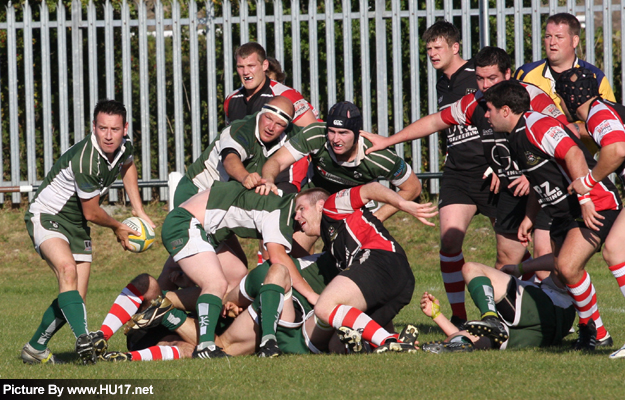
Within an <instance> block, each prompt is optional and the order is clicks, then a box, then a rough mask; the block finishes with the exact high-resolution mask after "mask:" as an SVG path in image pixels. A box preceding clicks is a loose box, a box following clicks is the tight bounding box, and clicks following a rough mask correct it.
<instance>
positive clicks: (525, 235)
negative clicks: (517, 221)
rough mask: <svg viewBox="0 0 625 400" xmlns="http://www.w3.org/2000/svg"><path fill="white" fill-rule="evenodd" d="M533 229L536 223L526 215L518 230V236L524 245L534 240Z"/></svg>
mask: <svg viewBox="0 0 625 400" xmlns="http://www.w3.org/2000/svg"><path fill="white" fill-rule="evenodd" d="M533 230H534V223H533V222H532V220H531V219H529V218H528V217H527V216H526V217H525V218H523V221H521V225H519V230H518V231H517V238H518V239H519V242H521V244H522V245H523V246H525V247H527V246H528V245H529V244H530V242H531V241H532V231H533Z"/></svg>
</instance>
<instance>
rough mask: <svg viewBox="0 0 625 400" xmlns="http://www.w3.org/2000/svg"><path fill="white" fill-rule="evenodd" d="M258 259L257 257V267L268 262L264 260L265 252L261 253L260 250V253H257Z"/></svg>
mask: <svg viewBox="0 0 625 400" xmlns="http://www.w3.org/2000/svg"><path fill="white" fill-rule="evenodd" d="M256 257H257V260H256V265H257V266H258V265H261V264H263V263H264V262H265V261H266V260H265V259H264V258H263V252H262V251H260V250H258V252H257V253H256Z"/></svg>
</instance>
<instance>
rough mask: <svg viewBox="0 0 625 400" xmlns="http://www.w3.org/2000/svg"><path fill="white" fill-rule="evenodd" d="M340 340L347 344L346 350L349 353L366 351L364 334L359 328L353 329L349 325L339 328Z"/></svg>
mask: <svg viewBox="0 0 625 400" xmlns="http://www.w3.org/2000/svg"><path fill="white" fill-rule="evenodd" d="M337 334H338V336H339V340H340V341H341V343H343V345H345V352H346V353H347V354H352V353H364V352H365V351H364V350H365V347H364V346H363V341H362V334H361V332H360V331H359V330H357V329H352V328H350V327H347V326H341V327H340V328H339V329H338V330H337Z"/></svg>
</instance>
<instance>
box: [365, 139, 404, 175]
mask: <svg viewBox="0 0 625 400" xmlns="http://www.w3.org/2000/svg"><path fill="white" fill-rule="evenodd" d="M369 147H371V142H369V141H368V140H365V148H369ZM365 157H366V158H367V159H368V160H369V161H370V162H371V163H373V164H374V165H375V166H376V167H377V169H378V170H379V171H378V173H377V174H376V175H377V176H378V177H380V178H384V179H386V180H388V181H389V182H391V183H392V184H393V185H394V186H400V185H402V184H403V183H404V182H406V181H407V180H408V178H410V175H412V168H411V167H410V165H408V163H406V161H404V159H403V158H401V157H399V156H398V155H397V154H395V152H394V151H392V150H390V149H384V150H379V151H374V152H373V153H370V154H368V155H366V156H365Z"/></svg>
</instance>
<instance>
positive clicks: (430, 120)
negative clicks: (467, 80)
mask: <svg viewBox="0 0 625 400" xmlns="http://www.w3.org/2000/svg"><path fill="white" fill-rule="evenodd" d="M450 126H451V125H449V124H447V123H446V122H444V121H443V118H442V117H441V112H437V113H435V114H430V115H427V116H425V117H423V118H421V119H418V120H416V121H415V122H413V123H412V124H410V125H408V126H407V127H405V128H404V129H402V130H401V131H399V132H397V133H396V134H394V135H391V136H389V137H384V136H380V135H376V134H373V133H369V132H365V131H360V134H361V135H362V136H364V137H365V138H366V139H369V140H370V141H371V143H372V144H373V146H371V147H370V148H369V149H368V150H367V151H366V153H367V154H370V153H372V152H374V151H377V150H383V149H385V148H387V147H390V146H393V145H395V144H397V143H402V142H407V141H410V140H414V139H420V138H423V137H426V136H429V135H431V134H433V133H434V132H438V131H442V130H443V129H446V128H449V127H450Z"/></svg>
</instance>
